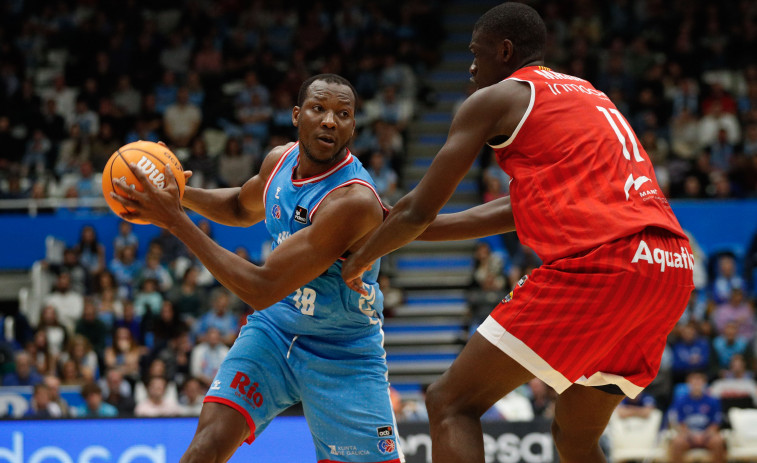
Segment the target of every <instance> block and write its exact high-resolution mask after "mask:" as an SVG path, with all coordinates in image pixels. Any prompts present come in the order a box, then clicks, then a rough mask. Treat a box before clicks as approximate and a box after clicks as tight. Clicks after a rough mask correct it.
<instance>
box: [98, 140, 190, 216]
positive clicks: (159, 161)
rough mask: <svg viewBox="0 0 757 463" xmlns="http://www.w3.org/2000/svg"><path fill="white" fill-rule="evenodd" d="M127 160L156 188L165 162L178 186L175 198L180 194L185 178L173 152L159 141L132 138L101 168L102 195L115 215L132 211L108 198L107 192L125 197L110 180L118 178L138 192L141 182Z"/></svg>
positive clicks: (161, 181)
mask: <svg viewBox="0 0 757 463" xmlns="http://www.w3.org/2000/svg"><path fill="white" fill-rule="evenodd" d="M131 163H133V164H136V166H137V169H140V170H141V171H142V172H144V174H145V176H146V177H147V178H148V180H149V181H150V182H152V184H153V185H155V186H156V187H157V188H163V187H165V184H166V174H165V166H166V165H168V166H169V167H170V168H171V171H172V172H173V176H174V178H175V179H176V186H178V188H179V197H180V198H181V197H182V196H184V183H185V181H186V179H185V178H184V171H183V169H182V167H181V163H180V162H179V160H178V159H177V158H176V155H174V154H173V153H172V152H171V150H169V149H168V147H166V145H163V144H162V143H154V142H151V141H142V140H140V141H135V142H133V143H129V144H127V145H124V146H122V147H121V148H119V149H117V150H116V152H115V153H113V155H112V156H111V157H110V159H108V163H107V164H105V169H103V179H102V186H103V196H105V201H106V202H107V203H108V206H110V208H111V210H112V211H113V212H115V213H116V215H118V216H120V215H121V214H122V213H125V212H132V211H130V210H129V209H128V208H126V207H124V206H123V205H122V204H121V203H119V202H118V201H116V200H115V199H113V198H111V197H110V193H111V191H114V192H115V193H116V194H118V195H121V196H127V194H126V192H124V191H122V190H121V189H120V188H118V187H114V186H113V180H116V179H120V178H122V179H124V181H125V182H126V183H127V184H128V185H129V187H131V188H133V189H135V190H137V191H142V185H141V184H140V183H139V180H137V177H136V176H134V174H133V173H132V171H131V169H130V168H129V164H131ZM125 220H129V221H130V222H133V223H138V224H147V223H149V222H145V221H144V220H140V219H125Z"/></svg>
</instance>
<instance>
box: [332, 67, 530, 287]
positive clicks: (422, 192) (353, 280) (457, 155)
mask: <svg viewBox="0 0 757 463" xmlns="http://www.w3.org/2000/svg"><path fill="white" fill-rule="evenodd" d="M530 97H531V91H530V88H529V87H527V86H525V85H523V84H520V83H517V82H510V81H504V82H502V83H500V84H496V85H493V86H491V87H487V88H484V89H481V90H479V91H477V92H475V93H474V94H473V95H471V96H470V97H469V98H468V99H467V100H465V102H464V103H463V104H462V106H461V107H460V109H459V110H458V112H457V114H455V117H454V119H453V120H452V126H451V127H450V131H449V135H448V136H447V141H446V142H445V143H444V146H442V148H441V150H439V152H438V153H437V155H436V157H435V158H434V161H433V162H432V163H431V166H430V167H429V169H428V171H427V172H426V174H425V175H424V176H423V178H422V179H421V181H420V183H419V184H418V186H417V187H415V188H414V189H413V190H412V191H411V192H410V193H408V194H407V195H405V196H404V197H403V198H402V199H400V200H399V201H398V202H397V204H396V205H395V206H394V208H393V209H392V211H391V212H390V213H389V215H388V216H387V218H386V220H385V221H384V223H383V224H382V225H381V226H380V227H379V228H378V230H377V231H376V233H374V234H373V235H372V236H371V238H370V239H369V240H368V241H367V242H366V244H365V246H363V247H362V248H360V249H359V250H358V251H357V252H356V253H354V254H352V255H351V256H350V257H349V258H348V259H347V261H346V262H345V264H344V266H343V267H342V277H343V278H344V280H345V282H346V283H347V284H348V285H349V286H350V288H352V289H354V290H356V291H357V290H359V288H361V287H362V283H361V281H360V275H362V273H363V272H364V271H365V269H366V268H367V266H368V265H369V263H370V262H373V261H375V260H376V259H378V258H379V257H381V256H383V255H385V254H388V253H389V252H391V251H394V250H395V249H397V248H399V247H402V246H404V245H405V244H407V243H409V242H411V241H413V240H414V239H416V238H417V237H418V236H419V235H420V234H421V233H423V231H424V230H425V229H426V228H427V227H428V226H429V225H430V224H431V222H433V221H434V218H435V217H436V215H437V213H438V212H439V210H440V209H441V208H442V206H444V204H445V203H446V202H447V201H448V200H449V198H450V197H451V196H452V193H454V191H455V189H456V188H457V185H458V184H459V183H460V180H462V178H463V176H465V174H466V172H468V170H469V169H470V167H471V165H472V164H473V161H475V159H476V156H477V155H478V153H479V151H480V149H481V147H482V146H483V145H484V143H486V141H487V140H490V139H492V138H493V137H495V136H498V135H503V134H508V135H509V134H511V133H513V131H514V129H515V127H516V126H517V124H518V122H519V121H520V120H521V119H522V117H523V114H524V113H525V110H526V108H527V107H528V104H529V101H530Z"/></svg>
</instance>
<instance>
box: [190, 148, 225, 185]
mask: <svg viewBox="0 0 757 463" xmlns="http://www.w3.org/2000/svg"><path fill="white" fill-rule="evenodd" d="M183 165H184V169H186V170H191V171H192V176H191V177H190V178H189V181H188V183H187V184H188V185H189V186H194V187H198V188H214V187H215V185H216V177H217V173H218V160H217V159H216V158H213V157H210V155H209V154H208V146H207V144H206V143H205V140H203V139H202V138H201V137H197V138H195V139H194V140H193V141H192V146H191V149H190V151H189V159H187V160H186V162H184V163H183Z"/></svg>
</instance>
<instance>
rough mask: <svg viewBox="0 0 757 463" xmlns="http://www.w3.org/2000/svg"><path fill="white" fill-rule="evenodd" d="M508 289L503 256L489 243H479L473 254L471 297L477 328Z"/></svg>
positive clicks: (474, 322)
mask: <svg viewBox="0 0 757 463" xmlns="http://www.w3.org/2000/svg"><path fill="white" fill-rule="evenodd" d="M507 287H508V284H507V278H506V277H505V274H504V260H503V259H502V256H501V255H500V254H498V253H495V252H493V251H492V248H491V246H490V245H489V244H488V243H486V242H484V241H481V242H479V243H477V244H476V250H475V251H474V254H473V282H472V289H471V292H470V295H469V298H470V303H471V306H472V311H473V324H474V325H476V326H477V325H478V324H479V323H481V322H482V321H483V319H484V318H486V316H488V313H489V311H490V310H491V307H492V306H493V305H494V304H496V303H497V301H499V300H500V299H502V298H503V297H504V296H505V292H506V289H507Z"/></svg>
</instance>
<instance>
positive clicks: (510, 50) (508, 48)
mask: <svg viewBox="0 0 757 463" xmlns="http://www.w3.org/2000/svg"><path fill="white" fill-rule="evenodd" d="M514 52H515V50H514V47H513V42H512V41H511V40H510V39H505V40H503V41H502V43H500V52H499V55H500V56H501V57H502V62H504V63H507V62H508V61H510V59H511V58H512V57H513V54H514Z"/></svg>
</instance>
